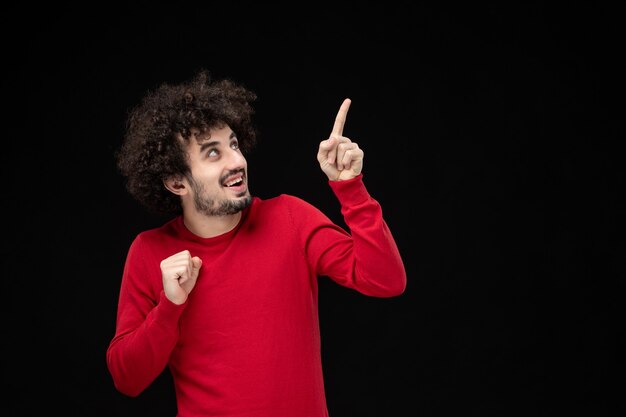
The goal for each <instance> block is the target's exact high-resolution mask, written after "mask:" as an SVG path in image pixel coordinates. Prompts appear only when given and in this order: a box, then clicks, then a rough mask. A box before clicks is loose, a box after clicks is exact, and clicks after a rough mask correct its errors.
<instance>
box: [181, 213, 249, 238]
mask: <svg viewBox="0 0 626 417" xmlns="http://www.w3.org/2000/svg"><path fill="white" fill-rule="evenodd" d="M240 219H241V212H239V213H235V214H229V215H226V216H207V215H205V214H202V213H198V212H197V211H194V212H192V213H188V212H185V213H184V214H183V222H184V223H185V227H187V229H189V231H190V232H191V233H193V234H194V235H196V236H200V237H204V238H207V237H215V236H219V235H222V234H224V233H226V232H230V231H231V230H233V229H234V228H235V226H237V224H238V223H239V220H240Z"/></svg>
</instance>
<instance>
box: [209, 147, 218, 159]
mask: <svg viewBox="0 0 626 417" xmlns="http://www.w3.org/2000/svg"><path fill="white" fill-rule="evenodd" d="M218 155H219V152H217V150H216V149H211V150H209V151H208V152H207V156H208V157H209V158H212V157H215V156H218Z"/></svg>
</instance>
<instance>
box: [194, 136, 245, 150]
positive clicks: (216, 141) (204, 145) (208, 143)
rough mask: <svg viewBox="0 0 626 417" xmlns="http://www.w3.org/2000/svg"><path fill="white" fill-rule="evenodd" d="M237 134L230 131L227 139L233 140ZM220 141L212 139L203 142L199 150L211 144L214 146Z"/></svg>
mask: <svg viewBox="0 0 626 417" xmlns="http://www.w3.org/2000/svg"><path fill="white" fill-rule="evenodd" d="M236 138H237V135H235V132H230V136H229V137H228V139H229V140H233V139H236ZM219 144H220V142H219V141H218V140H212V141H210V142H205V143H203V144H201V145H200V152H202V151H204V150H205V149H206V148H210V147H211V146H216V145H219Z"/></svg>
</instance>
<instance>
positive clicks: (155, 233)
mask: <svg viewBox="0 0 626 417" xmlns="http://www.w3.org/2000/svg"><path fill="white" fill-rule="evenodd" d="M180 220H181V218H180V217H175V218H173V219H171V220H169V221H167V222H166V223H164V224H162V225H161V226H158V227H154V228H152V229H147V230H143V231H141V232H139V233H138V234H137V235H136V236H135V239H134V241H133V245H135V246H136V245H140V246H150V245H152V244H153V243H156V244H158V243H159V242H161V241H162V240H163V238H164V237H166V236H169V235H172V234H174V233H175V230H176V228H177V227H178V226H177V222H179V221H180Z"/></svg>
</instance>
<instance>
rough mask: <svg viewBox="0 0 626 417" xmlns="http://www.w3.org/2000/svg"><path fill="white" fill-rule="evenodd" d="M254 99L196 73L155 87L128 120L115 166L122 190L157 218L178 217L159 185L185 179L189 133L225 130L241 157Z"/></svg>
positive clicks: (251, 139) (250, 131)
mask: <svg viewBox="0 0 626 417" xmlns="http://www.w3.org/2000/svg"><path fill="white" fill-rule="evenodd" d="M256 98H257V96H256V94H255V93H254V92H252V91H250V90H248V89H247V88H245V87H244V86H243V85H241V84H237V83H235V82H233V81H231V80H229V79H221V80H213V79H212V77H211V74H210V73H209V71H207V70H205V69H200V70H199V71H198V72H197V73H196V74H195V75H194V77H193V78H191V79H190V80H188V81H185V82H182V83H180V84H175V85H171V84H168V83H163V84H161V85H160V86H159V87H158V88H157V89H156V90H154V91H149V92H148V93H147V94H146V95H145V96H144V98H143V100H142V101H141V103H140V104H139V105H137V106H136V107H135V108H133V109H132V110H131V111H130V113H129V116H128V119H127V124H126V132H125V135H124V141H123V143H122V146H121V147H120V149H119V150H118V152H117V154H116V158H117V166H118V168H119V170H120V172H121V174H122V175H123V176H124V177H125V178H126V189H127V190H128V191H129V193H130V194H131V195H132V196H133V197H134V198H135V199H137V201H139V202H140V203H141V204H143V205H144V206H146V207H147V208H148V209H149V210H151V211H153V212H154V213H158V214H180V213H181V212H182V207H181V202H180V198H179V197H178V196H177V195H175V194H173V193H171V192H169V191H168V190H167V189H166V188H165V187H164V185H163V180H164V179H166V178H170V177H172V176H187V175H189V174H190V167H189V162H188V157H187V153H186V151H185V147H184V146H183V144H182V143H180V140H179V139H177V136H178V135H180V136H182V138H183V139H184V140H185V142H186V143H189V140H190V138H191V137H192V129H197V130H199V131H200V132H206V131H207V130H209V129H211V128H214V127H219V126H221V125H223V124H224V123H225V124H227V125H228V126H229V127H230V128H231V129H232V130H233V132H235V134H236V135H237V140H238V141H239V147H240V149H241V150H242V152H244V153H245V152H248V151H250V150H251V149H252V147H253V146H254V145H255V142H256V134H257V132H256V127H255V126H254V124H253V122H252V115H253V114H254V109H253V108H252V102H253V101H255V100H256Z"/></svg>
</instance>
